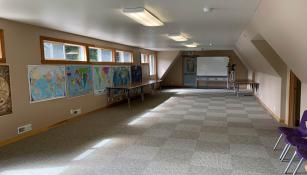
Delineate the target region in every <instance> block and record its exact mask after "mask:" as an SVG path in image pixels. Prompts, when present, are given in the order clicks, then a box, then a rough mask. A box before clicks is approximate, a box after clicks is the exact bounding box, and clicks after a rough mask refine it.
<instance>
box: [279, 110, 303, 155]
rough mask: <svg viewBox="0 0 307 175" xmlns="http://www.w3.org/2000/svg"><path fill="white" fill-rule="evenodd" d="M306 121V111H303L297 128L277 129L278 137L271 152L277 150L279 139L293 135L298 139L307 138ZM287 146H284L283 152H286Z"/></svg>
mask: <svg viewBox="0 0 307 175" xmlns="http://www.w3.org/2000/svg"><path fill="white" fill-rule="evenodd" d="M306 121H307V110H306V111H304V114H303V116H302V119H301V121H300V126H299V127H298V128H288V127H278V131H279V133H280V136H279V138H278V140H277V142H276V143H275V146H274V148H273V150H275V149H276V148H277V145H278V143H279V142H280V140H281V138H282V137H283V136H288V135H294V136H298V137H307V128H306V123H305V122H306ZM286 147H287V145H286V146H285V148H284V150H283V152H284V151H285V150H287V148H286Z"/></svg>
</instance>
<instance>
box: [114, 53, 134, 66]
mask: <svg viewBox="0 0 307 175" xmlns="http://www.w3.org/2000/svg"><path fill="white" fill-rule="evenodd" d="M117 51H119V52H124V53H125V52H129V53H130V54H131V62H117V61H116V52H117ZM114 53H115V54H114V63H115V64H123V65H131V64H133V63H134V58H133V51H131V50H123V49H115V51H114Z"/></svg>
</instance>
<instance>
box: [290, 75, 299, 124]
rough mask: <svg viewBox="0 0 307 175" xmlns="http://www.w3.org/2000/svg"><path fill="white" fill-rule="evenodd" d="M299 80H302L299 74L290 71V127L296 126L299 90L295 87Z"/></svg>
mask: <svg viewBox="0 0 307 175" xmlns="http://www.w3.org/2000/svg"><path fill="white" fill-rule="evenodd" d="M298 81H299V82H300V80H299V79H298V78H297V76H296V75H295V74H294V73H293V72H292V71H290V81H289V83H290V86H289V106H288V109H289V112H288V126H290V127H295V119H296V113H295V111H296V110H297V105H300V103H299V104H297V99H296V98H297V95H298V94H297V91H296V90H295V88H297V87H296V86H297V83H298Z"/></svg>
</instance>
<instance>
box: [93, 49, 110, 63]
mask: <svg viewBox="0 0 307 175" xmlns="http://www.w3.org/2000/svg"><path fill="white" fill-rule="evenodd" d="M89 59H90V62H113V51H112V50H111V49H101V48H95V47H89Z"/></svg>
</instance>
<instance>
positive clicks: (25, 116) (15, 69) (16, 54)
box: [0, 19, 140, 141]
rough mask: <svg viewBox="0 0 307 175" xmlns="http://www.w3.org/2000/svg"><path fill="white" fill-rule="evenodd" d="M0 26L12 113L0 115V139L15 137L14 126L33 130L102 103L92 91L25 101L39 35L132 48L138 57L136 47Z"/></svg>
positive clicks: (37, 58)
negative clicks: (27, 127)
mask: <svg viewBox="0 0 307 175" xmlns="http://www.w3.org/2000/svg"><path fill="white" fill-rule="evenodd" d="M0 28H1V29H3V30H4V39H5V51H6V58H7V63H6V64H8V65H9V66H10V79H11V92H12V101H13V113H12V114H10V115H5V116H1V117H0V128H1V132H0V141H3V140H6V139H9V138H12V137H15V136H17V127H19V126H21V125H24V124H28V123H31V124H32V126H33V130H38V129H40V128H45V127H48V126H50V125H52V124H55V123H57V122H60V121H63V120H65V119H68V118H71V117H72V116H71V115H70V109H76V108H81V110H82V113H87V112H90V111H93V110H95V109H99V108H101V107H104V106H106V96H105V95H101V96H94V95H92V94H89V95H85V96H81V97H75V98H63V99H57V100H50V101H45V102H40V103H33V104H30V103H29V89H28V80H27V65H38V64H41V55H40V54H41V53H40V42H39V37H40V36H41V35H43V36H49V37H54V38H60V39H66V40H72V41H78V42H84V43H89V44H95V45H101V46H110V47H116V48H119V49H129V50H134V58H139V56H140V53H139V49H138V48H133V47H129V46H125V45H120V44H115V43H110V42H104V41H100V40H96V39H92V38H88V37H82V36H78V35H73V34H68V33H64V32H59V31H55V30H49V29H45V28H40V27H35V26H30V25H26V24H21V23H17V22H11V21H7V20H3V19H0ZM106 115H107V114H106ZM101 117H103V116H101Z"/></svg>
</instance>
